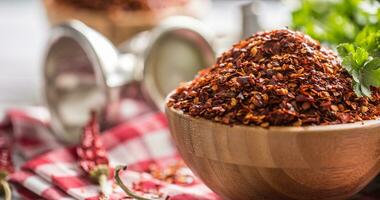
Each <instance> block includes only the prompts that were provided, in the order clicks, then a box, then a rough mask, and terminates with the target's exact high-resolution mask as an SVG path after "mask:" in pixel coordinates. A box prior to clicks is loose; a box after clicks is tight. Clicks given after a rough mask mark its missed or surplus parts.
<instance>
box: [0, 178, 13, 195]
mask: <svg viewBox="0 0 380 200" xmlns="http://www.w3.org/2000/svg"><path fill="white" fill-rule="evenodd" d="M0 184H1V186H2V187H3V189H4V200H12V191H11V187H10V186H9V183H8V182H7V181H6V180H4V179H2V180H1V181H0Z"/></svg>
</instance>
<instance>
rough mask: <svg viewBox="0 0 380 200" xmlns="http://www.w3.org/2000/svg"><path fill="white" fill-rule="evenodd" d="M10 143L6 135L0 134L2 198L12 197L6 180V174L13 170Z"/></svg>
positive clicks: (6, 199)
mask: <svg viewBox="0 0 380 200" xmlns="http://www.w3.org/2000/svg"><path fill="white" fill-rule="evenodd" d="M11 149H12V145H11V141H10V139H9V138H8V137H6V136H4V135H1V136H0V184H1V186H2V189H3V192H4V199H5V200H11V199H12V191H11V188H10V186H9V183H8V181H7V178H8V175H9V174H11V173H13V172H14V166H13V162H12V150H11Z"/></svg>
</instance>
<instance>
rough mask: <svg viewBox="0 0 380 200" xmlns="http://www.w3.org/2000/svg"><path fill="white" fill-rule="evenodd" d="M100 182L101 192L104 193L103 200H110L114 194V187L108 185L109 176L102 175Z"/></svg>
mask: <svg viewBox="0 0 380 200" xmlns="http://www.w3.org/2000/svg"><path fill="white" fill-rule="evenodd" d="M98 180H99V186H100V191H101V192H102V199H103V200H108V199H109V198H110V195H111V193H112V186H111V185H110V184H108V177H107V175H105V174H101V175H100V176H99V179H98Z"/></svg>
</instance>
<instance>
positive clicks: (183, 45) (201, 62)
mask: <svg viewBox="0 0 380 200" xmlns="http://www.w3.org/2000/svg"><path fill="white" fill-rule="evenodd" d="M213 38H214V37H213V35H212V33H211V32H210V31H209V30H208V29H207V28H206V27H205V26H204V25H203V24H202V23H200V22H199V21H197V20H195V19H192V18H188V17H172V18H169V19H168V20H166V21H164V22H162V23H161V24H160V25H159V26H158V27H156V28H154V29H153V30H151V31H147V32H143V33H140V34H138V35H136V36H135V37H134V38H132V39H131V40H129V41H127V42H126V43H125V44H124V45H122V46H121V47H120V48H119V49H117V48H115V47H114V46H113V45H112V44H111V42H109V41H108V40H107V39H106V38H105V37H104V36H102V35H100V34H99V33H97V32H96V31H94V30H93V29H91V28H89V27H87V26H86V25H85V24H83V23H81V22H79V21H71V22H67V23H65V24H61V25H59V26H56V27H54V28H53V30H52V33H51V38H50V41H49V46H48V50H47V54H46V59H45V64H44V81H45V82H44V89H45V96H46V103H47V106H48V108H49V110H50V112H51V115H52V128H53V129H54V132H55V133H56V134H57V136H58V137H59V138H60V139H62V140H64V141H66V142H70V143H73V142H76V141H78V139H79V135H80V132H81V129H82V127H83V125H84V124H85V122H86V121H87V120H88V116H89V112H90V110H96V111H98V112H100V113H102V115H101V116H103V119H102V121H104V122H106V123H112V122H110V121H112V120H114V119H115V118H116V117H115V115H117V108H116V109H115V105H118V103H119V102H120V101H122V100H123V98H126V97H128V95H129V94H128V93H127V95H125V94H122V93H123V92H122V91H126V90H127V91H128V89H126V88H129V87H134V88H135V87H138V91H139V93H141V94H142V95H143V97H144V98H145V99H146V100H147V101H148V102H152V103H153V105H155V106H156V107H158V108H163V103H164V98H165V96H166V95H167V94H168V93H169V92H170V91H171V90H173V89H174V88H175V87H177V86H178V85H179V83H180V82H181V81H187V80H191V79H192V78H193V77H194V76H195V75H196V73H197V71H199V70H200V69H202V68H205V67H208V66H211V65H212V64H213V62H214V51H213V48H212V40H213ZM135 89H136V88H135ZM131 95H132V94H131Z"/></svg>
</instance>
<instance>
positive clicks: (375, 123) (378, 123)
mask: <svg viewBox="0 0 380 200" xmlns="http://www.w3.org/2000/svg"><path fill="white" fill-rule="evenodd" d="M175 91H176V90H173V91H172V92H170V93H169V94H168V96H167V97H166V99H165V112H166V114H168V113H169V112H171V113H174V114H175V115H178V116H180V117H182V118H185V119H188V120H192V121H198V122H199V123H200V122H201V123H203V124H204V123H206V124H209V125H213V126H222V127H225V128H238V129H245V130H252V131H253V130H260V131H267V132H271V133H272V132H274V133H275V132H279V133H281V134H283V133H284V132H296V133H299V132H319V131H338V130H339V131H344V130H353V129H362V128H374V127H380V117H379V118H377V119H373V120H363V121H357V122H352V123H344V124H330V125H309V126H269V127H268V128H263V127H260V126H248V125H242V124H235V125H228V124H222V123H220V122H214V121H212V120H208V119H205V118H202V117H193V116H191V115H189V114H186V113H184V112H183V111H182V110H178V109H175V108H173V107H169V106H168V101H169V99H170V96H172V94H174V93H175ZM168 118H169V117H168ZM344 133H350V132H349V131H347V132H344Z"/></svg>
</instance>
